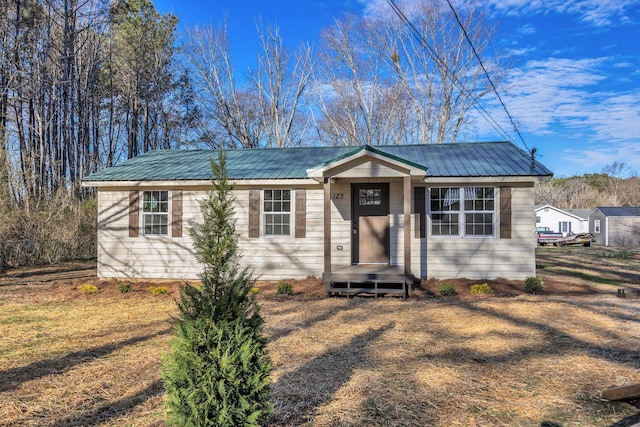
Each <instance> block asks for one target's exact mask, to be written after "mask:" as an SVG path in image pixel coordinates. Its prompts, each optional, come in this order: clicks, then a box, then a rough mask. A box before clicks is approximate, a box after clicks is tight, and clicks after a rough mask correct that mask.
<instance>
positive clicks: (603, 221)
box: [589, 206, 640, 246]
mask: <svg viewBox="0 0 640 427" xmlns="http://www.w3.org/2000/svg"><path fill="white" fill-rule="evenodd" d="M589 229H590V230H591V233H593V235H594V236H595V238H596V244H598V245H602V246H640V207H637V206H636V207H633V206H623V207H604V206H600V207H597V208H595V209H594V210H593V211H592V212H591V214H589Z"/></svg>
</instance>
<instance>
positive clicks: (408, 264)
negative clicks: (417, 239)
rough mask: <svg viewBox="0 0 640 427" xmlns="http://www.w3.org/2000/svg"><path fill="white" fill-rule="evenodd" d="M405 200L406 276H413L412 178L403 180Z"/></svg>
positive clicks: (406, 177)
mask: <svg viewBox="0 0 640 427" xmlns="http://www.w3.org/2000/svg"><path fill="white" fill-rule="evenodd" d="M402 183H403V187H404V188H403V189H404V191H403V200H404V274H407V275H408V274H411V176H410V175H408V176H405V177H404V178H403V182H402Z"/></svg>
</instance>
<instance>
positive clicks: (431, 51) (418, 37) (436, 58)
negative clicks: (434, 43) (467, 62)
mask: <svg viewBox="0 0 640 427" xmlns="http://www.w3.org/2000/svg"><path fill="white" fill-rule="evenodd" d="M387 3H388V4H389V6H390V7H391V9H392V10H393V11H394V13H395V14H396V15H397V16H398V18H400V20H401V21H402V22H403V23H404V24H405V25H406V26H407V28H409V30H410V32H411V33H412V34H413V36H414V38H415V39H416V40H417V41H418V42H419V43H420V45H421V46H422V47H423V48H424V49H426V50H427V51H428V52H429V55H430V56H431V58H432V59H433V60H434V61H436V62H437V63H438V64H439V65H440V66H441V67H442V68H443V69H444V71H445V73H446V74H447V76H449V78H450V79H451V81H452V82H453V83H454V84H455V85H456V87H457V88H458V90H460V91H461V92H462V93H464V94H465V95H467V96H468V97H469V98H470V99H471V100H472V102H473V107H474V108H475V109H476V111H478V113H480V115H481V116H482V117H483V118H484V119H485V120H486V121H487V122H488V123H489V124H490V125H491V126H492V127H493V128H494V129H495V130H496V132H498V133H499V134H500V135H501V136H502V137H503V138H505V139H507V140H509V141H511V142H513V140H512V138H511V137H510V136H509V134H508V133H507V132H506V131H505V130H504V129H503V128H502V126H500V124H499V123H498V122H497V121H496V120H495V119H494V118H493V117H491V115H490V114H489V112H488V111H487V110H486V109H485V108H484V107H483V106H482V105H481V104H480V103H479V102H478V101H477V100H476V99H475V98H474V97H473V94H472V93H471V92H469V91H468V90H467V89H466V88H465V86H464V84H462V82H461V81H460V79H458V77H457V76H456V75H455V73H454V72H453V71H451V70H450V69H449V67H448V65H447V63H446V62H445V61H444V60H443V59H442V58H440V56H439V55H438V53H437V52H435V50H434V49H433V48H432V47H431V46H430V45H429V43H428V42H427V40H426V39H425V38H424V36H423V35H422V33H420V31H418V29H417V28H416V27H415V25H413V23H412V22H411V21H409V19H408V18H407V16H406V15H405V14H404V12H402V10H401V9H400V8H399V7H398V5H397V4H396V3H395V1H394V0H387ZM474 51H475V49H474ZM476 57H477V56H476ZM483 68H484V67H483ZM492 85H493V83H492ZM501 102H502V101H501ZM503 106H504V104H503ZM505 108H506V107H505ZM507 114H508V112H507ZM509 117H510V118H511V116H510V115H509ZM512 123H514V122H513V120H512ZM514 126H515V124H514ZM516 129H517V128H516ZM518 135H520V133H519V132H518ZM520 138H521V139H522V136H521V135H520ZM522 142H523V143H524V140H523V141H522ZM524 145H525V147H526V144H524ZM527 150H528V148H527Z"/></svg>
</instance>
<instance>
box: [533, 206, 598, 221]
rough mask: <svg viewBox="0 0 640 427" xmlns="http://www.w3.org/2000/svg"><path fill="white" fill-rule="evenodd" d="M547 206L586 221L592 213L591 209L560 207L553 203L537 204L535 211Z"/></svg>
mask: <svg viewBox="0 0 640 427" xmlns="http://www.w3.org/2000/svg"><path fill="white" fill-rule="evenodd" d="M546 208H549V209H553V210H554V211H556V212H561V213H563V214H565V215H567V216H572V217H574V218H578V219H581V220H585V221H586V220H587V219H589V214H590V213H591V209H560V208H556V207H555V206H551V205H535V207H534V209H533V211H534V212H538V211H541V210H542V209H546Z"/></svg>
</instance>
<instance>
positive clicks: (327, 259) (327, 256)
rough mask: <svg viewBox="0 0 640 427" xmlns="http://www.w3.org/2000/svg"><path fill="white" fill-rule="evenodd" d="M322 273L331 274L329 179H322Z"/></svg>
mask: <svg viewBox="0 0 640 427" xmlns="http://www.w3.org/2000/svg"><path fill="white" fill-rule="evenodd" d="M323 228H324V272H325V273H331V179H330V178H325V179H324V227H323Z"/></svg>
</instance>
